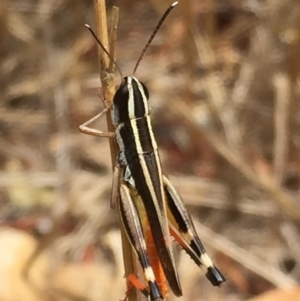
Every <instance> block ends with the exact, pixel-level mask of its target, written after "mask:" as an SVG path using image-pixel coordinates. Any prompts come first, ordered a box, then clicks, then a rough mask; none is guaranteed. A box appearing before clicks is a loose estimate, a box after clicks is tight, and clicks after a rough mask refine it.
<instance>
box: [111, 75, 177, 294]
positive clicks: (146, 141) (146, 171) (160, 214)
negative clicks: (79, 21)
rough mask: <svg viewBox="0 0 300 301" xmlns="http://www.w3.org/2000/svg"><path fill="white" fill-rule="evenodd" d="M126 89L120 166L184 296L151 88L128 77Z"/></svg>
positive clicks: (118, 115) (119, 97)
mask: <svg viewBox="0 0 300 301" xmlns="http://www.w3.org/2000/svg"><path fill="white" fill-rule="evenodd" d="M122 85H123V84H122ZM122 85H121V88H119V90H118V91H120V89H121V90H122V89H124V91H121V92H120V93H118V91H117V92H116V96H115V98H114V102H113V103H114V105H113V110H112V117H113V122H114V124H115V125H117V124H119V125H117V128H116V138H117V141H118V144H119V147H120V156H119V158H120V160H119V164H120V165H122V166H123V167H124V173H123V179H124V180H125V181H126V182H127V183H130V184H131V185H132V186H133V187H134V188H135V189H136V191H137V193H138V194H139V196H140V197H141V200H142V202H143V205H144V207H145V210H146V213H147V218H148V221H149V225H150V229H151V232H152V235H153V240H154V242H155V246H156V251H157V254H158V256H159V259H160V262H161V264H162V266H163V270H164V271H165V274H167V277H168V282H169V285H170V286H171V287H172V290H173V292H174V293H175V294H176V295H178V296H180V295H181V287H180V284H179V279H178V275H177V272H176V269H175V262H174V258H173V252H172V247H171V241H170V235H169V226H168V220H167V213H166V212H167V211H166V210H167V209H166V202H165V195H164V187H163V180H162V170H161V163H160V158H159V154H158V150H157V144H156V141H155V139H154V136H153V131H152V126H151V120H150V116H149V112H150V110H149V104H148V97H149V94H148V91H147V88H146V87H145V86H144V85H143V84H142V83H141V82H139V81H138V80H137V79H136V78H134V77H129V76H128V77H125V78H124V85H125V86H123V88H122ZM120 122H121V123H120ZM173 267H174V268H173Z"/></svg>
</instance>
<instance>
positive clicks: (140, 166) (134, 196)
mask: <svg viewBox="0 0 300 301" xmlns="http://www.w3.org/2000/svg"><path fill="white" fill-rule="evenodd" d="M177 4H178V2H174V3H173V4H172V5H171V6H170V7H169V8H168V9H167V10H166V11H165V13H164V14H163V16H162V17H161V19H160V21H159V22H158V24H157V26H156V27H155V29H154V31H153V33H152V35H151V36H150V38H149V40H148V42H147V43H146V46H145V47H144V49H143V50H142V52H141V55H140V57H139V59H138V60H137V63H136V65H135V67H134V69H133V75H130V76H125V77H123V76H122V72H121V70H120V68H119V67H118V65H117V63H116V62H115V60H114V59H113V58H112V57H111V55H110V53H109V52H108V51H107V50H106V49H105V47H104V46H103V45H102V43H101V41H100V40H99V39H98V37H97V36H96V34H95V33H94V32H93V30H92V29H91V28H90V27H89V26H88V25H86V26H87V28H88V29H89V30H90V32H91V33H92V35H93V36H94V38H95V39H96V41H97V42H98V44H99V45H100V46H101V48H102V49H103V51H104V52H105V53H106V54H107V55H108V57H109V58H110V59H111V60H112V61H113V62H114V64H115V65H116V66H117V68H118V70H119V73H120V75H121V78H122V82H121V84H120V86H119V88H118V89H117V90H116V93H115V95H114V98H113V101H112V105H111V107H108V106H107V107H106V108H105V109H104V110H103V111H102V112H101V113H100V114H98V115H96V116H95V117H93V118H91V119H90V120H88V121H87V122H85V123H84V124H82V125H81V126H80V127H79V129H80V131H81V132H83V133H86V134H89V135H93V136H99V137H106V138H115V139H116V141H117V144H118V146H119V154H118V157H117V162H116V166H115V167H114V174H113V184H112V197H111V205H112V206H115V205H117V206H118V210H119V212H120V216H121V221H122V224H123V227H124V229H125V232H126V234H127V237H128V240H129V242H130V244H131V246H132V248H133V250H134V252H135V253H136V255H137V258H138V260H139V262H140V265H141V267H142V269H143V274H144V277H145V280H146V281H147V283H148V288H147V289H141V290H142V292H143V293H144V294H145V295H147V296H149V297H150V299H151V300H156V299H159V298H160V299H163V300H164V299H165V298H166V296H167V291H168V290H167V282H168V285H169V287H170V288H171V290H172V291H173V293H174V294H175V295H176V296H181V295H182V289H181V285H180V281H179V277H178V273H177V269H176V265H175V260H174V256H173V250H172V245H171V239H170V235H172V236H173V237H174V238H175V240H176V241H177V242H178V244H179V245H180V246H181V247H182V248H183V249H184V250H185V251H186V252H187V253H188V254H189V255H190V257H191V258H192V259H193V261H194V262H195V263H196V264H197V265H198V266H200V267H201V268H203V269H204V270H205V273H206V277H207V278H208V280H209V281H210V282H211V283H212V285H214V286H219V285H220V284H221V283H222V282H224V281H225V278H224V276H223V275H222V274H221V272H220V271H219V270H218V269H217V267H216V266H215V265H214V264H213V263H212V261H211V259H210V258H209V256H208V255H207V253H206V251H205V249H204V247H203V245H202V243H201V240H200V238H199V237H198V235H197V233H196V230H195V227H194V224H193V221H192V219H191V216H190V214H189V212H188V210H187V208H186V206H185V204H184V202H183V200H182V199H181V197H180V195H179V193H178V192H177V191H176V189H175V188H174V187H173V185H172V184H171V182H170V181H169V179H168V178H167V177H166V176H165V175H164V174H163V171H162V167H161V162H160V157H159V152H158V146H157V143H156V140H155V137H154V133H153V130H152V124H151V119H150V107H149V101H148V100H149V91H148V89H147V87H146V86H145V85H144V84H143V83H142V82H141V81H139V80H138V79H137V78H136V77H135V76H134V74H135V72H136V70H137V68H138V66H139V64H140V62H141V60H142V58H143V56H144V54H145V52H146V50H147V48H148V47H149V45H150V43H151V42H152V40H153V39H154V37H155V35H156V33H157V31H158V30H159V28H160V26H161V25H162V23H163V21H164V20H165V18H166V17H167V15H168V14H169V13H170V11H171V10H172V9H173V8H174V7H175V6H176V5H177ZM108 111H110V113H111V117H112V122H113V125H114V127H115V131H114V132H103V131H100V130H97V129H94V128H90V127H89V125H90V124H91V123H92V122H94V121H95V120H96V119H98V118H100V117H101V116H103V115H104V114H106V113H107V112H108ZM128 279H129V281H130V282H131V283H132V284H133V285H134V286H136V287H138V288H140V285H139V282H138V279H137V277H136V276H135V275H128Z"/></svg>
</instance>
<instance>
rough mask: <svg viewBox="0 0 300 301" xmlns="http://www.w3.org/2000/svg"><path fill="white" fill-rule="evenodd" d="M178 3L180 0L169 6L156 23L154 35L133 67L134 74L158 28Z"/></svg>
mask: <svg viewBox="0 0 300 301" xmlns="http://www.w3.org/2000/svg"><path fill="white" fill-rule="evenodd" d="M177 4H178V1H176V2H173V3H172V4H171V5H170V6H169V8H168V9H167V10H166V11H165V13H164V14H163V16H162V17H161V18H160V20H159V22H158V23H157V25H156V27H155V29H154V31H153V33H152V35H151V36H150V38H149V40H148V42H147V44H146V45H145V47H144V49H143V51H142V53H141V55H140V57H139V59H138V60H137V62H136V64H135V67H134V69H133V74H135V72H136V69H137V68H138V66H139V64H140V62H141V60H142V58H143V56H144V54H145V52H146V51H147V49H148V47H149V45H150V44H151V42H152V41H153V39H154V37H155V35H156V33H157V32H158V30H159V29H160V27H161V25H162V24H163V22H164V21H165V19H166V17H167V16H168V14H169V13H170V12H171V10H172V9H173V8H174V7H175V6H176V5H177Z"/></svg>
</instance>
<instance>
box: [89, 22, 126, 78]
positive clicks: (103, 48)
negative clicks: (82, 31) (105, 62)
mask: <svg viewBox="0 0 300 301" xmlns="http://www.w3.org/2000/svg"><path fill="white" fill-rule="evenodd" d="M84 26H85V27H86V28H87V29H88V30H89V31H90V33H91V34H92V36H93V37H94V39H95V40H96V41H97V43H98V44H99V46H100V47H101V48H102V50H103V51H104V52H105V53H106V54H107V56H108V57H109V58H110V59H111V60H112V61H113V63H114V64H115V65H116V67H117V69H118V71H119V73H120V76H121V81H122V80H123V74H122V71H121V69H120V68H119V66H118V64H117V62H116V61H115V60H114V58H113V57H112V56H111V54H110V53H109V52H108V51H107V50H106V49H105V47H104V46H103V44H102V43H101V42H100V40H99V38H98V37H97V36H96V34H95V32H94V31H93V29H92V28H91V26H90V25H88V24H84Z"/></svg>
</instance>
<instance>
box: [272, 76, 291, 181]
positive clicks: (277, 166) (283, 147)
mask: <svg viewBox="0 0 300 301" xmlns="http://www.w3.org/2000/svg"><path fill="white" fill-rule="evenodd" d="M273 82H274V87H275V91H276V106H275V116H274V119H275V120H274V122H275V143H274V171H275V181H276V184H277V185H281V181H282V176H283V171H284V167H285V163H286V159H287V156H288V147H289V131H288V112H289V101H290V95H289V79H288V77H287V76H286V75H283V74H276V75H275V76H274V80H273Z"/></svg>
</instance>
